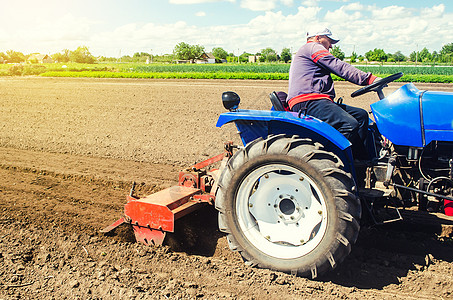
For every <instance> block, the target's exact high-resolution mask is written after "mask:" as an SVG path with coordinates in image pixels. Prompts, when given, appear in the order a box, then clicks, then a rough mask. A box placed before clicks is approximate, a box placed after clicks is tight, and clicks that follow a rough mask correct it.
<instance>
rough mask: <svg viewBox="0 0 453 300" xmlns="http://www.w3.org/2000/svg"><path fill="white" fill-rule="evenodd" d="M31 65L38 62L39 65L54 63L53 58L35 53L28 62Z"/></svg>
mask: <svg viewBox="0 0 453 300" xmlns="http://www.w3.org/2000/svg"><path fill="white" fill-rule="evenodd" d="M27 61H28V62H29V63H33V62H37V63H40V64H44V63H46V64H51V63H53V62H54V61H53V59H52V57H50V56H49V55H47V54H39V53H33V54H30V56H29V57H28V60H27Z"/></svg>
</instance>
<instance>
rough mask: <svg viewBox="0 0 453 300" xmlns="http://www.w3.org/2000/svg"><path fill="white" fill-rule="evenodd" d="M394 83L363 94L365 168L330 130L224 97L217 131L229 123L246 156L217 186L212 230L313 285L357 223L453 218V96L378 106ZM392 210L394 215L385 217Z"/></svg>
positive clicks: (253, 258)
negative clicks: (411, 210)
mask: <svg viewBox="0 0 453 300" xmlns="http://www.w3.org/2000/svg"><path fill="white" fill-rule="evenodd" d="M402 75H403V74H402V73H398V74H394V75H391V76H389V77H386V78H383V79H382V80H380V81H378V82H376V83H373V84H371V85H369V86H366V87H363V88H361V89H359V90H357V91H355V92H354V93H352V95H351V96H352V97H356V96H360V95H362V94H364V93H367V92H371V91H374V92H377V94H378V96H379V98H380V101H378V102H376V103H374V104H372V105H371V109H372V113H373V117H374V121H371V120H370V130H369V138H368V141H367V142H368V151H369V155H370V160H369V161H365V162H364V161H355V160H354V157H353V155H352V151H351V144H350V142H349V141H348V140H347V139H346V138H345V137H344V136H343V135H341V134H340V133H339V132H338V131H336V130H335V129H334V128H332V127H331V126H329V125H328V124H326V123H324V122H322V121H320V120H318V119H316V118H313V117H311V116H308V115H303V114H302V115H301V114H300V113H299V115H298V114H296V113H294V112H288V111H284V108H283V106H282V103H281V102H280V101H279V99H278V97H277V95H276V93H273V94H271V95H270V98H271V101H272V103H273V108H272V110H270V111H255V110H240V109H238V105H239V96H238V95H237V94H235V93H234V92H226V93H224V94H223V101H224V106H225V107H226V108H227V109H229V110H230V112H227V113H224V114H222V115H221V116H220V117H219V119H218V122H217V126H219V127H220V126H222V125H224V124H226V123H230V122H234V123H235V125H236V127H237V129H238V131H239V134H240V136H241V139H242V142H243V146H240V147H238V150H237V151H235V153H234V155H233V156H232V157H231V158H230V159H229V160H228V162H227V164H226V166H225V167H224V168H223V170H222V172H221V175H220V176H219V179H218V190H217V193H216V200H215V206H216V208H217V210H218V211H219V228H220V230H221V231H223V232H225V233H227V237H228V242H229V246H230V248H231V249H232V250H234V251H238V252H239V253H240V254H241V255H242V257H243V259H244V260H245V261H246V263H247V264H249V265H252V266H258V267H262V268H269V269H274V270H280V271H284V272H288V273H292V274H298V275H301V276H305V277H311V278H316V277H317V276H319V275H320V274H323V273H325V272H327V271H329V270H331V269H333V268H335V267H336V266H337V265H338V264H339V263H340V262H342V261H343V260H344V258H345V257H346V256H347V255H348V254H349V253H350V251H351V246H352V244H354V243H355V241H356V239H357V236H358V234H359V229H360V225H361V224H362V223H363V222H364V219H366V220H368V221H371V222H373V223H383V222H389V221H394V220H399V219H401V214H400V213H399V211H398V207H413V206H418V209H421V210H429V211H435V212H442V213H446V214H448V215H451V213H452V211H451V210H453V207H452V206H451V205H452V203H453V202H452V201H453V197H452V187H453V180H452V175H453V118H452V115H450V113H448V111H450V109H449V107H450V108H453V107H452V105H453V94H451V93H442V92H430V91H420V90H418V89H417V88H416V87H415V86H414V85H413V84H411V83H409V84H406V85H404V86H402V87H401V88H400V89H398V90H397V91H395V92H394V93H392V94H391V95H389V96H388V97H385V96H384V94H383V92H382V90H383V88H384V87H385V86H387V84H388V83H389V82H392V81H394V80H396V79H398V78H400V77H401V76H402ZM389 208H392V209H389Z"/></svg>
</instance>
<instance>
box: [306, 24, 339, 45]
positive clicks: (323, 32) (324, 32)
mask: <svg viewBox="0 0 453 300" xmlns="http://www.w3.org/2000/svg"><path fill="white" fill-rule="evenodd" d="M317 35H325V36H327V37H328V38H329V39H330V40H331V42H332V44H336V43H338V42H339V41H340V40H339V39H336V38H334V37H333V35H332V32H331V31H330V29H329V28H324V29H322V30H313V31H309V32H307V39H308V38H311V37H314V36H317Z"/></svg>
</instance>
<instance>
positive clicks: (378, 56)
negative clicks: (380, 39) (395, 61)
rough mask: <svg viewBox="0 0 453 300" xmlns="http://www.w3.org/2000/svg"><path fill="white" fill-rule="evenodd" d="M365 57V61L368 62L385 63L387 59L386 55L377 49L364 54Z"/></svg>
mask: <svg viewBox="0 0 453 300" xmlns="http://www.w3.org/2000/svg"><path fill="white" fill-rule="evenodd" d="M365 57H366V59H368V61H380V62H384V61H387V58H388V56H387V54H386V53H385V52H384V50H383V49H377V48H374V50H370V51H368V52H367V53H365Z"/></svg>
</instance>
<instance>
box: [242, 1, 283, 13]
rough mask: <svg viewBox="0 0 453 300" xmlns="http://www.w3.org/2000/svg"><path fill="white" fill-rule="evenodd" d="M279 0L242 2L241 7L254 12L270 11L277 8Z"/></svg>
mask: <svg viewBox="0 0 453 300" xmlns="http://www.w3.org/2000/svg"><path fill="white" fill-rule="evenodd" d="M276 2H277V0H242V1H241V7H242V8H246V9H250V10H254V11H269V10H273V9H274V8H275V6H276Z"/></svg>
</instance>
